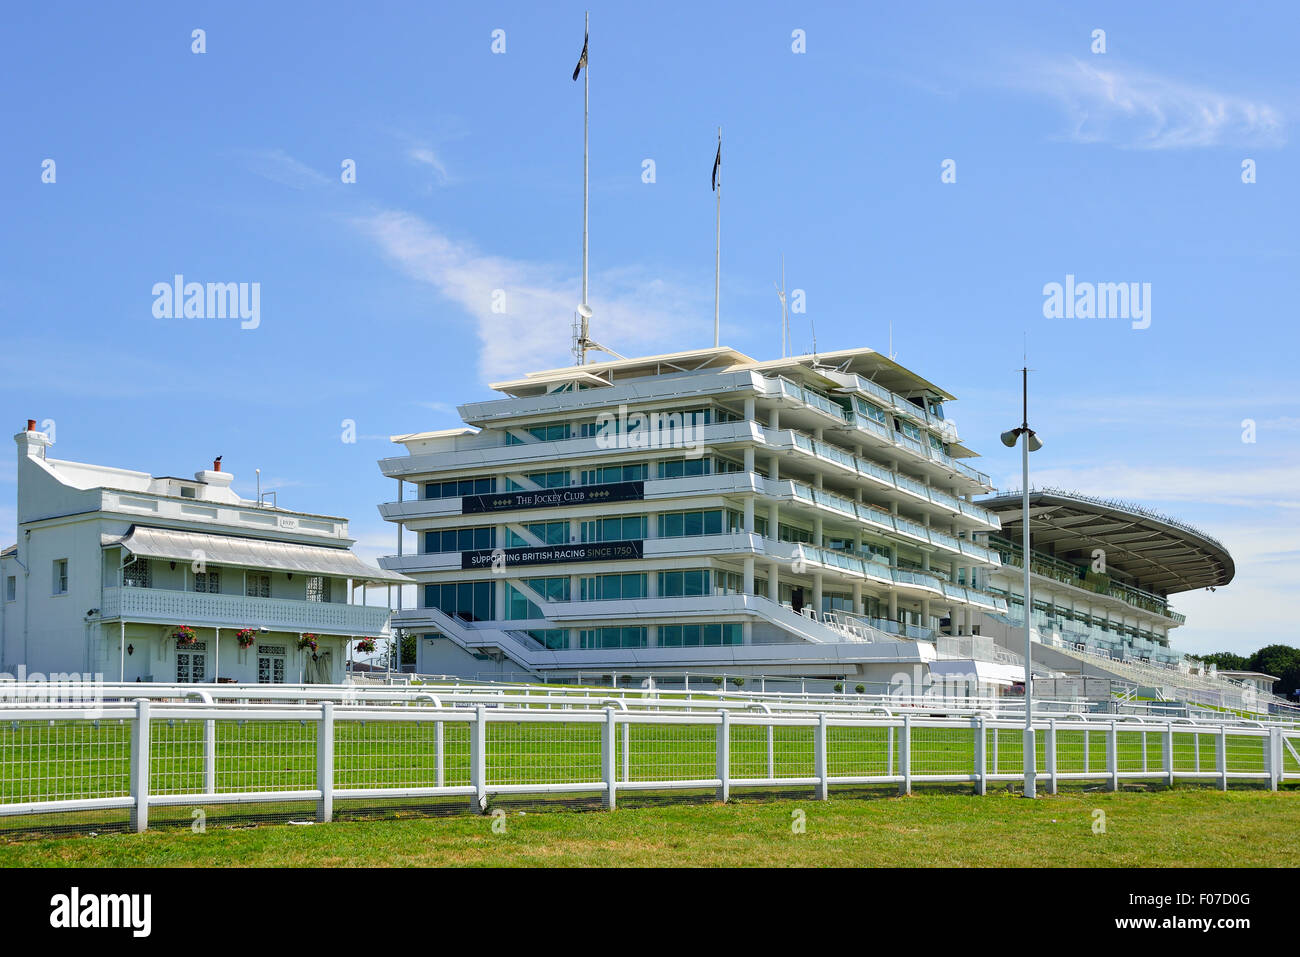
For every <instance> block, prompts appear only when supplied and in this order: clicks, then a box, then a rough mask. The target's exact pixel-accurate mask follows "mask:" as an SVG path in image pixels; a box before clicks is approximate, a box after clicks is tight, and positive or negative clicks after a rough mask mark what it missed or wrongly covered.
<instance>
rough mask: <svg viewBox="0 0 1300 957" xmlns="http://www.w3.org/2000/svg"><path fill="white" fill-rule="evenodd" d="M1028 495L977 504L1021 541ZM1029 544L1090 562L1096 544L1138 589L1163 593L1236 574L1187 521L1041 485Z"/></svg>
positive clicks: (1214, 544)
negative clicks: (1023, 506) (995, 515)
mask: <svg viewBox="0 0 1300 957" xmlns="http://www.w3.org/2000/svg"><path fill="white" fill-rule="evenodd" d="M1021 494H1022V493H1020V492H1008V493H1005V494H1001V495H995V496H992V497H991V498H986V499H982V500H980V501H979V503H978V504H980V505H982V506H984V507H985V508H987V509H990V510H991V511H994V512H997V513H998V516H999V517H1000V518H1001V519H1002V534H1003V535H1004V536H1005V537H1007V538H1009V539H1011V540H1012V541H1015V542H1019V541H1020V536H1021ZM1029 515H1030V529H1029V535H1030V548H1032V549H1033V550H1034V551H1042V552H1046V553H1047V554H1050V555H1053V556H1055V557H1056V558H1059V559H1061V560H1063V561H1068V562H1073V563H1074V564H1077V565H1087V564H1089V563H1091V561H1092V552H1093V549H1096V548H1101V549H1104V550H1105V553H1106V564H1107V566H1109V567H1110V568H1111V569H1113V570H1116V571H1119V572H1122V573H1124V575H1126V576H1128V577H1129V578H1131V579H1132V581H1133V583H1134V584H1135V585H1137V586H1138V587H1139V588H1145V589H1147V590H1148V591H1153V592H1158V593H1160V594H1171V593H1173V592H1181V591H1191V590H1192V589H1196V588H1217V587H1218V586H1220V585H1226V584H1228V582H1230V581H1232V577H1233V575H1235V574H1236V567H1235V566H1234V565H1233V562H1232V556H1231V555H1229V554H1228V550H1227V549H1226V548H1225V547H1224V546H1223V543H1221V542H1220V541H1218V540H1217V539H1215V538H1212V537H1211V536H1209V535H1207V534H1205V533H1204V532H1202V531H1200V530H1199V529H1196V528H1193V527H1192V526H1191V525H1188V524H1186V523H1185V522H1180V521H1178V520H1177V519H1173V518H1169V517H1168V516H1165V515H1160V514H1159V513H1157V512H1153V511H1150V510H1149V509H1146V508H1143V507H1142V506H1140V505H1134V504H1132V503H1129V502H1115V501H1107V500H1105V499H1099V498H1092V497H1090V496H1087V495H1079V494H1077V493H1074V492H1065V491H1062V490H1060V489H1041V490H1034V491H1031V492H1030V493H1029Z"/></svg>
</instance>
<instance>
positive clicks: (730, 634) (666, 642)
mask: <svg viewBox="0 0 1300 957" xmlns="http://www.w3.org/2000/svg"><path fill="white" fill-rule="evenodd" d="M743 643H744V631H743V630H742V628H741V625H740V623H739V622H722V623H719V622H714V623H711V624H703V625H660V626H659V646H660V647H661V648H699V647H702V646H716V645H739V644H743Z"/></svg>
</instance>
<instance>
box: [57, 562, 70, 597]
mask: <svg viewBox="0 0 1300 957" xmlns="http://www.w3.org/2000/svg"><path fill="white" fill-rule="evenodd" d="M67 593H68V560H67V559H66V558H57V559H55V561H54V594H56V595H66V594H67Z"/></svg>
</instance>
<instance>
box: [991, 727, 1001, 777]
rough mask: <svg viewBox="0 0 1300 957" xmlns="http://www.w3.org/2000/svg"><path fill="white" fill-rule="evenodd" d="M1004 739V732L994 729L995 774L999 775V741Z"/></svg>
mask: <svg viewBox="0 0 1300 957" xmlns="http://www.w3.org/2000/svg"><path fill="white" fill-rule="evenodd" d="M1001 737H1002V732H1001V731H1000V730H999V729H998V728H996V727H995V728H994V729H993V773H994V774H997V773H998V740H999V739H1000V738H1001Z"/></svg>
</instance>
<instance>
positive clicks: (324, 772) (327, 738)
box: [316, 701, 334, 821]
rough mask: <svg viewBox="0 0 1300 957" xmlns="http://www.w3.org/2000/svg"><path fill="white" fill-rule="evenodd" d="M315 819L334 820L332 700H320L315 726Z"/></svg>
mask: <svg viewBox="0 0 1300 957" xmlns="http://www.w3.org/2000/svg"><path fill="white" fill-rule="evenodd" d="M316 787H317V789H318V790H319V791H320V800H319V801H317V803H316V820H318V821H332V820H334V702H333V701H322V702H321V706H320V724H319V725H317V727H316Z"/></svg>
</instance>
